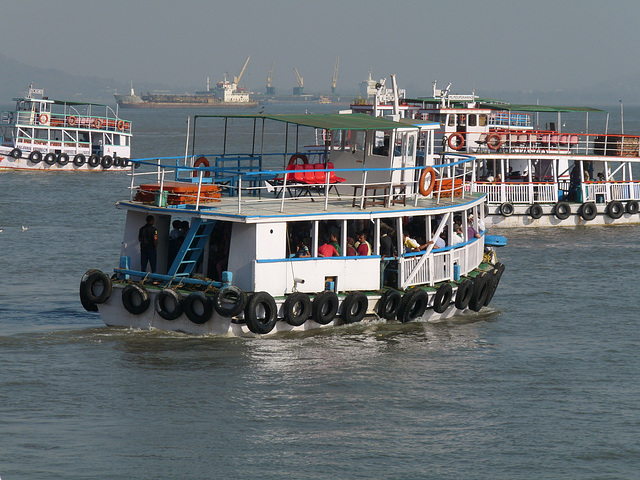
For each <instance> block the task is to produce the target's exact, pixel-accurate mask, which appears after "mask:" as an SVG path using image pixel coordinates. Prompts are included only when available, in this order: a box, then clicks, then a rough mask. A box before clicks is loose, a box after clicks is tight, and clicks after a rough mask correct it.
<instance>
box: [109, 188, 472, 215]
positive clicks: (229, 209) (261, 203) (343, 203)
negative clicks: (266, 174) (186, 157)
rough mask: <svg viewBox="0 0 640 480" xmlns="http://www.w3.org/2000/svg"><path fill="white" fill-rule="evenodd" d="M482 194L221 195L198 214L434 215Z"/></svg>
mask: <svg viewBox="0 0 640 480" xmlns="http://www.w3.org/2000/svg"><path fill="white" fill-rule="evenodd" d="M483 196H484V194H479V193H471V194H470V193H465V196H464V197H454V198H453V199H451V197H447V198H441V199H440V201H438V200H437V199H435V198H425V197H422V196H418V200H417V202H416V200H415V198H412V197H407V201H406V205H403V204H402V203H395V204H392V205H390V206H388V207H387V206H385V205H371V206H370V205H367V207H366V208H362V209H361V208H360V200H359V198H356V202H355V203H356V205H355V206H354V205H353V200H354V199H353V197H352V196H350V195H348V196H344V195H343V196H342V197H341V198H338V197H337V196H336V195H330V196H329V200H328V202H327V204H326V208H325V196H324V195H321V196H319V195H317V194H315V195H314V196H313V197H310V196H304V197H289V196H287V197H286V198H285V200H284V204H283V203H282V198H281V197H275V196H273V195H272V194H271V195H268V196H263V197H262V198H258V197H257V196H256V197H253V196H243V197H242V203H241V205H240V208H239V207H238V197H226V196H223V197H222V198H221V199H220V200H219V201H215V202H207V203H200V210H199V211H198V214H200V215H203V216H209V215H212V216H217V215H222V216H233V217H238V216H240V217H246V218H260V217H279V216H283V217H285V216H290V215H296V216H307V215H309V216H312V215H319V214H336V213H339V214H345V215H348V216H354V215H355V216H359V215H365V216H366V215H370V214H379V213H384V212H402V211H407V212H411V211H415V210H418V209H419V210H423V209H428V210H433V213H434V214H437V213H441V212H439V211H440V210H442V211H445V210H446V209H448V208H450V207H452V206H456V205H466V204H472V203H475V202H477V200H479V199H480V198H482V197H483ZM120 203H121V204H128V205H140V206H142V205H144V207H145V209H148V208H149V203H142V202H137V201H127V202H120ZM189 207H190V208H184V207H182V208H179V206H174V205H170V206H168V207H156V206H153V208H154V209H156V208H157V209H162V210H165V211H166V210H176V211H178V212H185V213H187V212H189V213H191V212H192V213H193V214H196V210H195V209H194V208H193V207H195V205H190V206H189Z"/></svg>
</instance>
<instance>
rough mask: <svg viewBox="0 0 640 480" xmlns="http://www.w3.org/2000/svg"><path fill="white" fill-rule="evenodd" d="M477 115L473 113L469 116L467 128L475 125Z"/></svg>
mask: <svg viewBox="0 0 640 480" xmlns="http://www.w3.org/2000/svg"><path fill="white" fill-rule="evenodd" d="M477 119H478V117H477V115H476V114H475V113H473V114H469V126H470V127H475V126H476V123H477Z"/></svg>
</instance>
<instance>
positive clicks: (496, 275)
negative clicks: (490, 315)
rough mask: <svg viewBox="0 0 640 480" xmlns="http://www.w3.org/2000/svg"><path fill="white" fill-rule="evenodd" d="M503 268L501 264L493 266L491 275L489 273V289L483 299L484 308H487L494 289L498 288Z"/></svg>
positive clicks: (494, 291)
mask: <svg viewBox="0 0 640 480" xmlns="http://www.w3.org/2000/svg"><path fill="white" fill-rule="evenodd" d="M504 268H505V267H504V265H503V264H502V263H496V264H495V265H494V266H493V270H491V273H489V278H490V281H489V285H490V287H491V288H490V289H489V292H488V293H487V298H485V299H484V306H485V307H487V306H488V305H489V304H490V303H491V300H492V299H493V295H494V294H495V293H496V289H497V288H498V284H499V283H500V278H501V277H502V274H503V273H504Z"/></svg>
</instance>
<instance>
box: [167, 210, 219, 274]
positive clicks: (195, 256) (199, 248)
mask: <svg viewBox="0 0 640 480" xmlns="http://www.w3.org/2000/svg"><path fill="white" fill-rule="evenodd" d="M215 224H216V221H215V220H211V221H208V222H203V221H202V220H201V219H200V218H196V219H194V220H193V222H192V223H191V228H189V231H188V232H187V236H186V237H185V238H184V240H183V242H182V245H181V246H180V250H178V254H177V255H176V258H175V260H174V261H173V263H172V264H171V268H170V269H169V271H168V272H167V275H168V276H171V277H188V276H190V275H191V273H192V272H193V270H194V269H195V268H196V265H197V263H198V260H200V257H202V252H204V248H205V247H206V246H207V243H208V242H209V235H211V232H212V231H213V227H214V226H215Z"/></svg>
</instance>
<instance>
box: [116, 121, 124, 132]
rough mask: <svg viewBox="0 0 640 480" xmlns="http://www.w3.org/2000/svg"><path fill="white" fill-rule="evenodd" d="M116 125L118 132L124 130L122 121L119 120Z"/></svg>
mask: <svg viewBox="0 0 640 480" xmlns="http://www.w3.org/2000/svg"><path fill="white" fill-rule="evenodd" d="M116 125H117V127H118V130H123V129H124V122H123V121H122V120H118V123H117V124H116Z"/></svg>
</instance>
